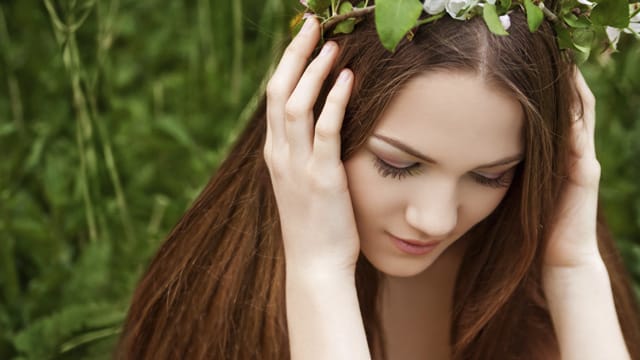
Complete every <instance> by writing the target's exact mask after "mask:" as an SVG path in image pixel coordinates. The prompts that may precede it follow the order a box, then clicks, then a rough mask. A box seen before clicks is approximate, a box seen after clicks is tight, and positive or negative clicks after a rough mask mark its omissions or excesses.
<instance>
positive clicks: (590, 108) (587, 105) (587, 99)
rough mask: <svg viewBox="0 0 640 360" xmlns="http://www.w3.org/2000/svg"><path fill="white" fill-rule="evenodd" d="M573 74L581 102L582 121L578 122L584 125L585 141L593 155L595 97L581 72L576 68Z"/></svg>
mask: <svg viewBox="0 0 640 360" xmlns="http://www.w3.org/2000/svg"><path fill="white" fill-rule="evenodd" d="M575 74H576V75H575V81H576V87H577V90H578V94H579V95H580V101H582V119H579V120H582V121H581V122H583V123H584V129H583V131H584V132H586V134H585V135H586V140H588V144H589V145H590V146H591V148H590V149H589V150H593V153H594V154H595V145H594V144H595V120H596V116H595V97H594V95H593V93H592V92H591V89H590V88H589V85H588V84H587V82H586V80H585V79H584V76H583V75H582V72H580V70H579V69H577V68H576V71H575ZM576 120H578V119H576Z"/></svg>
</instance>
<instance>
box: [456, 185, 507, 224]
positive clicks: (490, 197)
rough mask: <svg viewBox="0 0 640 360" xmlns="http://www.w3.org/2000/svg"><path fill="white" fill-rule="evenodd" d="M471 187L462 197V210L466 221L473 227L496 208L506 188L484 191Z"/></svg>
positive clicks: (477, 187)
mask: <svg viewBox="0 0 640 360" xmlns="http://www.w3.org/2000/svg"><path fill="white" fill-rule="evenodd" d="M471 186H472V188H470V189H469V190H468V191H466V193H465V195H464V197H463V199H464V205H463V209H465V214H466V216H465V217H466V218H467V221H468V222H469V223H471V226H473V225H475V224H477V223H478V222H480V221H482V220H483V219H484V218H486V217H487V216H489V214H491V213H492V212H493V210H495V208H496V207H498V205H499V204H500V202H501V201H502V199H503V198H504V196H505V194H506V193H507V190H508V188H504V189H490V188H489V189H485V188H482V187H479V186H474V185H471ZM469 227H470V226H469Z"/></svg>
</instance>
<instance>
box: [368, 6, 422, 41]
mask: <svg viewBox="0 0 640 360" xmlns="http://www.w3.org/2000/svg"><path fill="white" fill-rule="evenodd" d="M421 13H422V4H421V3H420V1H418V0H378V1H376V11H375V19H376V29H377V31H378V36H380V41H381V42H382V45H383V46H384V47H385V48H386V49H387V50H389V51H395V49H396V46H398V43H400V41H401V40H402V38H403V37H404V36H405V35H406V34H407V32H408V31H409V30H411V28H413V27H414V26H415V25H416V21H417V20H418V18H419V17H420V14H421Z"/></svg>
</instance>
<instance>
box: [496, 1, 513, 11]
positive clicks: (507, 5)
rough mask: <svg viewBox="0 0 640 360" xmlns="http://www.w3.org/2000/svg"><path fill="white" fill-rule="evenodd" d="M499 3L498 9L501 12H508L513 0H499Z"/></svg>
mask: <svg viewBox="0 0 640 360" xmlns="http://www.w3.org/2000/svg"><path fill="white" fill-rule="evenodd" d="M497 4H499V6H498V10H499V11H500V12H506V11H507V10H509V9H510V8H511V0H499V1H498V2H497Z"/></svg>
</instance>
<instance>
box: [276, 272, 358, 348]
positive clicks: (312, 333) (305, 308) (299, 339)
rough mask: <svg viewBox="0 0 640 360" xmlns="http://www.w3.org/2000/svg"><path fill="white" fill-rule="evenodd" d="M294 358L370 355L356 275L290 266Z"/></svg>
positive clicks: (288, 287)
mask: <svg viewBox="0 0 640 360" xmlns="http://www.w3.org/2000/svg"><path fill="white" fill-rule="evenodd" d="M286 299H287V322H288V327H289V342H290V348H291V359H293V360H301V359H304V360H308V359H323V360H324V359H338V360H339V359H349V360H352V359H370V355H369V348H368V345H367V338H366V335H365V331H364V325H363V322H362V316H361V315H360V306H359V304H358V296H357V293H356V287H355V279H354V277H353V275H351V276H333V275H328V274H326V273H322V274H321V273H311V274H310V273H309V272H308V271H296V270H295V269H291V268H287V284H286Z"/></svg>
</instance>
